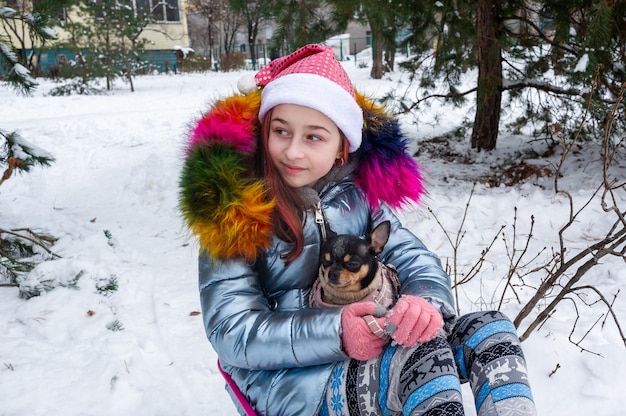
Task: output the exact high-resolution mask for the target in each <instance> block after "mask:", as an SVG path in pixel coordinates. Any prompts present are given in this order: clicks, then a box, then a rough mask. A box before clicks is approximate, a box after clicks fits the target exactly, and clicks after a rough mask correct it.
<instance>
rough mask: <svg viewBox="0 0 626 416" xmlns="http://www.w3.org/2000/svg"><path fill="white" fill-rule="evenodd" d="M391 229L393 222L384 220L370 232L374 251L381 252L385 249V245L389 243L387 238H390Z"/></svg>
mask: <svg viewBox="0 0 626 416" xmlns="http://www.w3.org/2000/svg"><path fill="white" fill-rule="evenodd" d="M390 230H391V222H389V221H383V222H381V223H380V224H378V226H376V228H374V229H373V230H372V233H371V234H370V239H371V241H372V242H371V244H370V248H371V249H372V251H373V252H374V254H379V253H380V252H381V251H383V247H385V244H387V240H389V232H390Z"/></svg>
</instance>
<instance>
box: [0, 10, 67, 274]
mask: <svg viewBox="0 0 626 416" xmlns="http://www.w3.org/2000/svg"><path fill="white" fill-rule="evenodd" d="M43 6H45V5H43ZM43 6H42V5H40V7H39V8H38V9H35V10H25V9H22V10H15V9H13V8H11V7H6V6H4V7H0V23H1V26H0V27H2V28H4V31H0V68H1V69H2V70H1V71H0V77H1V78H0V80H2V82H3V84H4V85H6V86H9V87H11V88H14V89H16V90H17V91H18V92H19V93H23V94H30V93H31V92H32V91H33V90H34V89H35V88H36V86H37V83H36V81H35V79H34V78H33V77H32V75H31V71H30V69H35V68H34V64H33V62H34V60H33V59H32V56H34V51H35V48H34V47H35V46H37V45H38V44H40V45H43V44H44V42H45V41H46V40H50V39H54V38H55V37H56V35H55V32H54V31H53V30H52V29H51V28H50V27H48V26H46V25H45V22H48V21H49V15H48V14H46V11H48V13H49V12H50V9H47V8H46V7H43ZM26 33H27V34H29V35H28V36H29V41H30V45H32V46H33V48H32V53H31V54H30V55H28V54H27V53H26V49H25V45H26V44H27V43H26V38H25V37H24V36H21V34H26ZM10 34H12V35H13V36H10ZM14 39H15V40H16V41H17V42H18V44H19V45H18V46H20V48H15V45H13V43H12V42H13V40H14ZM16 49H19V51H20V53H18V52H17V51H16ZM28 67H30V69H28ZM53 161H54V158H53V157H52V156H51V155H50V154H49V153H48V152H46V151H44V150H42V149H39V148H37V147H36V146H34V145H32V144H31V143H29V142H28V141H27V140H26V139H24V138H23V137H22V136H21V135H20V134H19V133H17V132H5V131H3V130H1V129H0V172H2V175H1V176H0V185H2V184H3V183H4V182H5V181H7V180H9V179H10V178H11V177H13V175H14V174H15V173H23V172H28V171H29V170H30V169H31V168H32V167H33V166H36V165H40V166H48V165H50V164H51V163H52V162H53ZM21 231H22V230H17V231H13V230H5V229H3V228H2V227H0V277H5V278H8V280H9V282H10V283H9V284H10V285H12V284H15V282H16V279H17V278H18V277H19V276H20V275H22V274H25V273H28V272H29V271H30V270H32V268H33V267H34V266H35V264H34V263H33V262H32V261H30V260H28V258H32V257H33V255H34V250H33V244H34V245H39V246H44V245H46V244H47V243H46V240H48V241H52V239H49V238H48V237H47V236H43V235H38V234H35V233H32V232H30V231H29V233H30V235H28V236H26V235H24V234H22V233H21ZM2 284H3V283H2Z"/></svg>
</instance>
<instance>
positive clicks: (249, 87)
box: [237, 74, 257, 95]
mask: <svg viewBox="0 0 626 416" xmlns="http://www.w3.org/2000/svg"><path fill="white" fill-rule="evenodd" d="M237 89H238V90H239V92H241V93H242V94H244V95H248V94H252V93H253V92H255V91H256V89H257V85H256V80H255V79H254V76H253V75H251V74H247V75H244V76H242V77H241V78H239V81H237Z"/></svg>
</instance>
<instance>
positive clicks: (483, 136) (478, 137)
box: [471, 0, 502, 151]
mask: <svg viewBox="0 0 626 416" xmlns="http://www.w3.org/2000/svg"><path fill="white" fill-rule="evenodd" d="M498 15H499V9H498V0H479V2H478V22H477V38H478V86H477V91H476V118H475V119H474V129H473V131H472V139H471V145H472V148H475V149H477V150H479V151H480V150H493V149H495V148H496V141H497V140H498V126H499V124H500V112H501V103H502V47H501V45H500V42H499V39H498V38H499V24H500V22H499V21H498Z"/></svg>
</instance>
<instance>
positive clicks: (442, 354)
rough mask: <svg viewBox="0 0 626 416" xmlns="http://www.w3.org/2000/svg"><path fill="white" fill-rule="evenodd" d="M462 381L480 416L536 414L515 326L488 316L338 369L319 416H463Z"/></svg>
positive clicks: (494, 313) (502, 317)
mask: <svg viewBox="0 0 626 416" xmlns="http://www.w3.org/2000/svg"><path fill="white" fill-rule="evenodd" d="M465 382H469V383H470V386H471V389H472V392H473V393H474V402H475V406H476V411H477V414H478V416H517V415H519V416H530V415H536V414H537V412H536V409H535V405H534V402H533V399H532V395H531V391H530V385H529V383H528V374H527V371H526V362H525V360H524V355H523V353H522V349H521V347H520V341H519V338H518V337H517V333H516V331H515V327H514V326H513V323H512V322H511V321H510V320H509V319H508V318H507V317H506V316H505V315H504V314H502V313H501V312H497V311H489V312H474V313H470V314H467V315H464V316H461V317H460V318H459V319H458V321H457V323H456V325H455V326H454V328H453V330H452V333H451V334H450V335H449V336H448V337H447V338H444V337H437V338H435V339H433V340H432V341H430V342H428V343H426V344H422V345H418V346H415V347H412V348H405V347H402V346H398V345H390V346H388V347H387V348H386V349H385V351H384V352H383V354H382V355H381V356H379V357H376V358H374V359H371V360H369V361H356V360H349V361H345V362H344V363H341V364H338V365H337V367H336V368H335V370H334V372H333V374H332V375H331V377H330V380H329V385H328V387H327V389H326V397H325V400H324V401H323V403H322V409H321V411H320V415H321V416H340V415H341V416H378V415H384V416H388V415H403V416H417V415H424V416H463V415H464V414H465V413H464V410H463V400H462V398H461V383H465Z"/></svg>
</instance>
